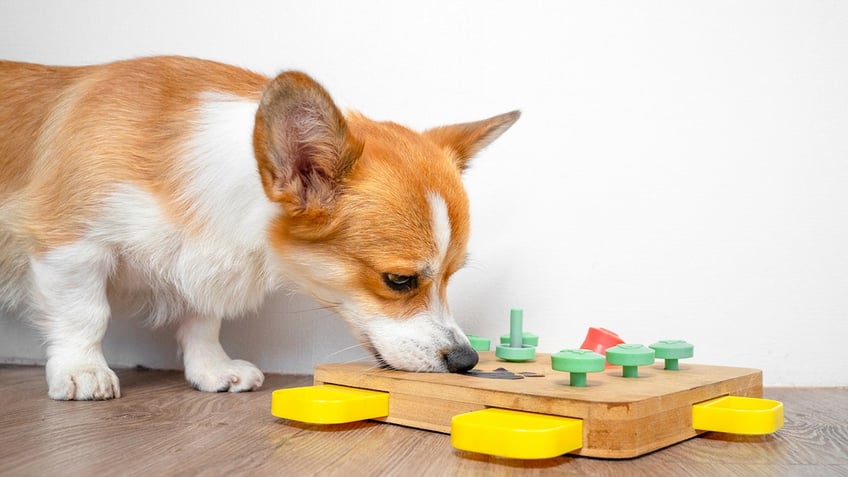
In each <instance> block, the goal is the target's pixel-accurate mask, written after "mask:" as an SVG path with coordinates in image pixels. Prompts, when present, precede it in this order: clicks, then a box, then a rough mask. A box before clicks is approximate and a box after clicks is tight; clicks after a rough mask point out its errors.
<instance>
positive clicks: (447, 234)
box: [427, 192, 452, 270]
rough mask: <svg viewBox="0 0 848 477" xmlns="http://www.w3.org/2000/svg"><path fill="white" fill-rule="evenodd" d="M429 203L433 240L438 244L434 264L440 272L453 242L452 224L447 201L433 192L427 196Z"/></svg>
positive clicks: (435, 268)
mask: <svg viewBox="0 0 848 477" xmlns="http://www.w3.org/2000/svg"><path fill="white" fill-rule="evenodd" d="M427 201H428V202H429V203H430V216H431V218H432V221H433V240H434V241H435V243H436V256H435V257H434V260H435V263H433V269H434V270H440V269H441V267H442V264H443V263H444V261H445V256H446V255H447V253H448V247H450V240H451V232H452V229H451V222H450V217H449V216H448V206H447V204H446V203H445V199H444V198H443V197H442V196H440V195H439V194H436V193H434V192H431V193H429V194H428V196H427Z"/></svg>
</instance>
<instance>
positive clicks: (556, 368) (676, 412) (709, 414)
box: [271, 311, 783, 459]
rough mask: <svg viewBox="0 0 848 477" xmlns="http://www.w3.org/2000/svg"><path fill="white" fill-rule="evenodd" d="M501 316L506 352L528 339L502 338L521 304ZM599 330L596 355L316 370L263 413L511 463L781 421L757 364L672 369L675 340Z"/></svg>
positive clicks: (677, 354) (654, 444) (631, 449)
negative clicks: (433, 435)
mask: <svg viewBox="0 0 848 477" xmlns="http://www.w3.org/2000/svg"><path fill="white" fill-rule="evenodd" d="M516 316H518V318H517V319H516V318H515V317H516ZM510 322H511V326H510V343H509V345H510V347H512V348H518V346H512V345H514V344H516V345H517V344H520V349H524V348H525V347H526V346H532V345H525V344H524V343H523V341H520V340H513V338H514V337H516V336H518V337H523V330H522V324H521V313H520V311H519V312H515V311H513V312H512V313H511V320H510ZM605 331H607V330H605ZM591 333H592V332H591V330H590V334H591ZM609 333H612V332H609ZM604 336H605V337H606V338H610V337H612V338H614V339H613V340H611V341H608V342H607V343H608V344H611V346H608V347H606V358H604V356H602V353H597V352H595V351H592V350H585V349H580V350H563V351H560V352H559V353H555V354H553V355H548V354H543V353H535V348H534V347H533V348H532V351H533V352H534V356H533V357H531V358H526V359H521V360H520V361H513V360H507V359H504V358H501V357H499V356H498V354H497V352H491V351H481V352H480V353H479V355H480V361H479V363H478V365H477V367H476V368H475V369H474V370H472V371H471V372H469V373H467V374H448V373H411V372H405V371H394V370H387V369H377V368H374V366H373V365H372V364H371V363H344V364H327V365H319V366H317V367H316V368H315V378H314V379H315V386H311V387H305V388H291V389H279V390H276V391H274V392H273V395H272V404H271V412H272V414H273V415H274V416H277V417H280V418H283V419H291V420H296V421H301V422H309V423H341V422H352V421H358V420H363V419H374V420H380V421H385V422H389V423H394V424H400V425H404V426H410V427H416V428H420V429H426V430H431V431H437V432H444V433H449V434H450V435H451V443H452V444H453V446H454V447H456V448H457V449H460V450H464V451H470V452H478V453H484V454H491V455H497V456H502V457H511V458H519V459H543V458H550V457H555V456H559V455H562V454H566V453H573V454H578V455H585V456H592V457H602V458H630V457H637V456H640V455H643V454H646V453H649V452H652V451H655V450H657V449H661V448H663V447H666V446H670V445H673V444H676V443H678V442H681V441H683V440H686V439H689V438H692V437H695V436H697V435H699V434H701V433H703V432H707V431H714V432H725V433H732V434H770V433H773V432H775V431H777V430H778V429H780V428H781V427H782V426H783V405H782V404H781V403H780V402H778V401H773V400H768V399H762V372H761V371H760V370H757V369H750V368H736V367H727V366H707V365H700V364H688V363H687V364H685V365H680V364H679V362H678V361H677V360H679V359H683V358H688V357H691V356H692V354H693V353H692V351H693V346H692V345H690V344H689V343H686V342H685V341H680V340H665V341H659V342H657V343H654V344H653V345H651V346H650V347H645V346H642V345H632V344H626V343H616V344H613V342H614V341H616V340H620V338H618V337H617V335H614V334H612V335H609V334H604ZM587 341H588V339H587ZM584 344H586V343H585V342H584ZM501 346H504V345H501ZM487 348H488V346H487ZM499 348H500V346H499ZM616 348H617V349H616ZM655 359H660V360H663V362H659V363H657V362H656V361H655ZM616 363H617V364H616ZM611 364H612V365H613V368H608V366H610V365H611ZM617 366H621V367H622V371H619V370H617V369H615V367H617ZM640 367H641V368H640ZM566 373H568V374H566ZM590 373H591V374H590ZM487 377H488V378H491V377H495V378H498V379H484V378H487Z"/></svg>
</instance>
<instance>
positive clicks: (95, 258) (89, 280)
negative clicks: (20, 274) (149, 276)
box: [30, 242, 121, 400]
mask: <svg viewBox="0 0 848 477" xmlns="http://www.w3.org/2000/svg"><path fill="white" fill-rule="evenodd" d="M30 265H31V272H32V283H33V297H32V299H33V303H34V304H35V312H36V313H37V314H38V315H37V316H36V317H35V323H36V325H38V326H39V327H40V328H41V329H42V330H43V331H44V335H45V339H46V342H47V366H46V371H47V385H48V395H49V396H50V397H51V398H53V399H57V400H70V399H75V400H91V399H112V398H116V397H120V396H121V390H120V386H119V384H118V377H117V376H116V375H115V373H114V372H112V370H111V369H109V366H108V365H107V364H106V358H105V357H104V356H103V351H102V348H101V341H102V340H103V336H104V335H105V334H106V327H107V326H108V324H109V318H110V315H111V311H110V308H109V302H108V299H107V297H106V284H107V281H108V277H109V274H110V271H111V267H112V261H111V257H110V255H109V254H108V252H107V251H104V250H103V249H102V248H101V247H99V246H97V245H92V244H87V243H84V242H80V243H75V244H70V245H65V246H63V247H60V248H57V249H53V250H51V251H48V252H46V253H44V254H41V255H40V256H38V257H37V258H33V259H32V260H31V261H30Z"/></svg>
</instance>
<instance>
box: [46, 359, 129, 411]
mask: <svg viewBox="0 0 848 477" xmlns="http://www.w3.org/2000/svg"><path fill="white" fill-rule="evenodd" d="M56 361H57V360H55V359H51V360H50V361H48V363H47V367H46V369H47V387H48V391H47V394H48V396H50V398H51V399H55V400H57V401H70V400H76V401H91V400H104V399H113V398H119V397H121V387H120V385H119V383H118V376H116V375H115V373H114V372H113V371H112V370H111V369H109V366H107V365H106V364H105V363H97V362H71V363H65V362H56Z"/></svg>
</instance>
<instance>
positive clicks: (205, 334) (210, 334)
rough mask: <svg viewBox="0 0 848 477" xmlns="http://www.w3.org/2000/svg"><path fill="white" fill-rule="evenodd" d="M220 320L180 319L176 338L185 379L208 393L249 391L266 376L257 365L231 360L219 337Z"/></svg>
mask: <svg viewBox="0 0 848 477" xmlns="http://www.w3.org/2000/svg"><path fill="white" fill-rule="evenodd" d="M220 331H221V319H220V318H214V317H209V316H201V315H189V316H186V317H184V318H183V319H182V322H181V323H180V327H179V330H177V341H178V342H179V345H180V349H181V351H182V355H183V364H184V366H185V375H186V379H187V380H188V381H189V382H190V383H191V384H192V386H194V387H195V388H197V389H199V390H201V391H210V392H222V391H229V392H241V391H252V390H254V389H258V388H259V387H260V386H262V382H263V381H264V380H265V376H264V375H263V374H262V371H260V370H259V369H258V368H257V367H256V366H254V365H253V364H252V363H249V362H247V361H243V360H240V359H230V357H229V356H227V353H226V352H225V351H224V348H222V347H221V343H220V341H219V339H218V337H219V334H220Z"/></svg>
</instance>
